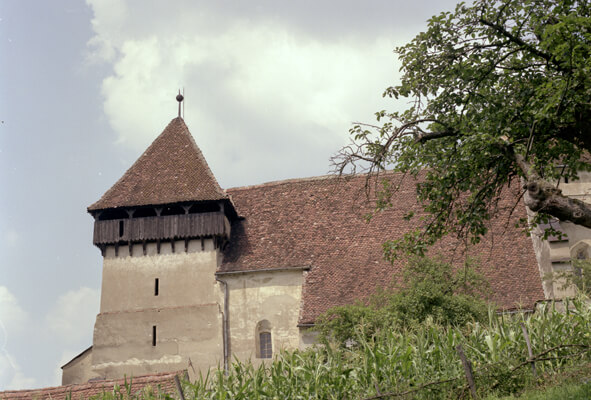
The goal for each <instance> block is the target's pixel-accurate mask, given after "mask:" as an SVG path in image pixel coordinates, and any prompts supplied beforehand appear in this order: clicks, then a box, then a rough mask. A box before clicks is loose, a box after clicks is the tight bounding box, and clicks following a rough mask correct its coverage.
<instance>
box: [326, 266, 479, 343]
mask: <svg viewBox="0 0 591 400" xmlns="http://www.w3.org/2000/svg"><path fill="white" fill-rule="evenodd" d="M487 292H488V284H487V282H486V281H485V280H484V278H483V277H482V276H481V275H479V274H477V273H476V272H475V270H474V268H473V267H472V265H471V263H470V262H468V263H466V265H464V268H460V269H458V270H456V271H454V267H453V266H452V265H451V264H449V263H445V262H442V261H438V260H433V259H429V258H424V257H414V258H411V259H410V260H409V262H408V263H407V264H406V267H405V268H404V276H403V284H402V287H398V286H393V287H390V288H388V289H382V290H380V291H378V292H377V293H376V294H375V295H373V296H371V297H370V298H369V299H368V300H367V301H366V302H361V301H358V302H357V303H355V304H353V305H347V306H341V307H335V308H333V309H331V310H329V311H328V312H327V313H325V314H324V315H323V316H322V317H320V319H319V321H318V324H317V329H318V330H319V332H320V340H321V342H323V343H328V342H329V341H332V342H334V343H338V344H339V345H341V346H344V345H351V343H352V341H351V339H353V338H354V337H355V336H356V335H357V334H358V333H359V330H360V328H362V331H363V333H364V334H365V339H367V340H369V339H371V337H373V336H374V335H376V334H377V333H378V332H380V331H383V330H387V329H390V330H392V329H396V330H399V329H413V328H415V327H418V328H420V327H421V325H420V324H421V323H422V322H424V321H425V320H427V319H431V320H432V321H433V322H435V323H436V324H440V325H452V326H463V325H465V324H466V323H467V322H470V321H480V322H485V321H487V320H488V305H487V303H486V302H485V301H484V300H482V298H484V297H486V294H487Z"/></svg>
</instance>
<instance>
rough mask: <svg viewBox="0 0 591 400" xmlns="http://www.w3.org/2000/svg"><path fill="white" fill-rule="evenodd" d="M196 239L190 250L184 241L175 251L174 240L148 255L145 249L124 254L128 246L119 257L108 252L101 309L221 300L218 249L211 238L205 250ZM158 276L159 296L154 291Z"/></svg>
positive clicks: (141, 307) (121, 249)
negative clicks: (217, 273)
mask: <svg viewBox="0 0 591 400" xmlns="http://www.w3.org/2000/svg"><path fill="white" fill-rule="evenodd" d="M192 242H197V243H190V250H191V249H193V250H194V251H193V252H189V253H185V252H184V248H185V247H184V246H185V245H184V242H182V243H181V244H180V245H177V246H176V248H175V249H176V250H177V252H175V253H172V251H171V250H170V249H171V247H170V243H162V245H161V254H155V255H146V256H144V255H143V251H138V252H135V251H134V256H133V257H130V256H128V255H127V256H124V255H123V254H128V252H127V253H126V252H125V251H124V250H123V249H126V248H127V247H125V246H124V247H121V248H120V249H119V256H118V257H115V256H110V255H107V256H106V257H105V258H104V261H103V281H102V289H101V307H100V312H101V313H107V312H113V311H131V310H142V309H144V308H154V307H156V308H157V307H172V306H187V305H196V304H203V303H212V302H219V301H220V299H221V297H220V293H221V292H220V291H219V288H218V287H217V286H218V285H217V283H216V280H215V271H216V268H217V262H218V252H217V250H214V249H213V248H212V247H213V245H211V246H210V245H209V242H211V240H209V241H208V246H207V248H206V250H205V251H201V244H200V241H192ZM196 245H198V246H196ZM195 247H198V250H197V249H195ZM140 250H141V249H140ZM110 253H111V252H110V251H108V252H107V254H110ZM112 253H113V254H114V251H113V252H112ZM122 253H123V254H122ZM156 278H158V286H159V288H158V296H155V295H154V284H155V279H156Z"/></svg>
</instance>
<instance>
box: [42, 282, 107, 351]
mask: <svg viewBox="0 0 591 400" xmlns="http://www.w3.org/2000/svg"><path fill="white" fill-rule="evenodd" d="M99 300H100V294H99V291H98V290H97V289H91V288H88V287H81V288H80V289H77V290H71V291H69V292H67V293H65V294H63V295H61V296H60V297H59V298H58V299H57V302H56V304H55V305H54V306H53V308H52V309H51V310H50V311H49V313H48V314H47V317H46V322H47V326H48V328H49V331H50V332H51V333H53V334H54V335H56V337H57V338H58V340H60V341H62V342H64V343H68V344H72V345H76V344H82V345H83V343H81V342H87V340H88V339H90V338H91V337H92V336H91V335H92V330H93V326H94V320H95V318H96V314H97V312H98V309H99Z"/></svg>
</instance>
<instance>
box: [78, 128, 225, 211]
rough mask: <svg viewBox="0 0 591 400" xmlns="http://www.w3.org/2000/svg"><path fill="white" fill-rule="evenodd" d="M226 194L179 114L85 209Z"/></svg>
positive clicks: (180, 200)
mask: <svg viewBox="0 0 591 400" xmlns="http://www.w3.org/2000/svg"><path fill="white" fill-rule="evenodd" d="M227 198H228V196H227V194H226V193H225V192H224V191H223V190H222V188H221V187H220V185H219V184H218V182H217V180H216V179H215V177H214V175H213V173H212V172H211V170H210V169H209V166H208V165H207V161H205V157H203V154H202V153H201V150H200V149H199V147H198V146H197V144H196V143H195V140H194V139H193V136H191V133H190V132H189V129H188V128H187V125H185V122H184V121H183V119H182V118H180V117H178V118H175V119H173V120H172V121H171V122H170V123H169V124H168V126H167V127H166V128H165V129H164V131H163V132H162V133H161V134H160V136H158V137H157V138H156V140H154V142H153V143H152V144H151V145H150V147H148V149H147V150H146V151H145V152H144V153H143V154H142V155H141V157H140V158H138V160H137V161H136V162H135V163H134V164H133V165H132V166H131V167H130V168H129V169H128V170H127V172H125V174H123V176H122V177H121V178H120V179H119V180H118V181H117V182H116V183H115V184H114V185H113V186H112V187H111V188H110V189H109V190H107V192H106V193H105V194H104V195H103V196H102V197H101V198H100V200H98V201H97V202H96V203H94V204H92V205H91V206H90V207H88V211H95V210H101V209H106V208H116V207H126V206H127V207H132V206H142V205H158V204H170V203H176V202H183V201H208V200H222V199H227Z"/></svg>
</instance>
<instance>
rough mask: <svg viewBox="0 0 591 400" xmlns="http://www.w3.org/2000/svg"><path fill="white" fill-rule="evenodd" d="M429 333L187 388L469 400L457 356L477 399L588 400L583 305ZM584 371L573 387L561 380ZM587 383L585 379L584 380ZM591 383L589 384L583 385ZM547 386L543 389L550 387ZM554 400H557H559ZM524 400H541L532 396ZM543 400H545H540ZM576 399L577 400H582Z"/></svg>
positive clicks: (391, 336)
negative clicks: (468, 369)
mask: <svg viewBox="0 0 591 400" xmlns="http://www.w3.org/2000/svg"><path fill="white" fill-rule="evenodd" d="M522 326H525V329H526V332H528V336H529V337H530V340H531V345H532V351H533V354H534V357H533V359H535V360H537V361H536V363H535V364H536V373H537V375H536V377H534V376H533V373H532V371H531V364H530V362H529V361H531V359H529V358H528V351H527V345H526V343H525V340H524V334H523V327H522ZM420 328H421V329H412V330H405V329H401V330H384V331H380V332H379V333H378V334H376V335H374V336H373V337H372V338H371V339H369V340H368V339H367V336H368V335H366V334H365V333H364V332H363V327H362V326H360V327H359V328H358V335H357V336H356V340H357V341H358V345H357V346H354V347H352V348H343V347H333V346H322V347H317V348H312V349H309V350H306V351H293V352H282V353H281V354H279V355H278V356H277V357H276V358H275V359H274V360H272V361H271V362H269V363H267V364H261V365H259V366H255V365H254V364H253V363H251V362H249V361H247V362H239V361H236V362H234V363H233V365H232V367H231V369H230V371H229V372H228V374H224V371H223V370H221V369H218V370H214V371H212V373H211V374H207V375H205V376H202V377H200V378H199V379H198V380H197V381H196V382H194V383H189V382H184V383H183V391H184V394H185V398H186V399H249V400H250V399H377V398H392V396H391V395H393V394H400V395H402V394H404V393H406V395H405V397H403V398H413V399H449V398H469V397H470V395H469V392H468V389H467V385H466V380H465V376H464V371H463V369H462V364H461V362H460V360H459V358H458V355H457V351H456V347H457V346H458V345H461V346H462V348H463V350H464V352H465V354H466V356H467V358H468V359H469V360H471V362H472V366H473V370H474V376H475V380H476V388H477V392H478V395H479V397H481V398H484V397H486V396H490V397H489V399H491V400H492V399H494V398H496V397H493V396H497V397H498V396H505V395H517V394H521V393H522V392H523V391H524V390H525V389H527V388H531V387H536V386H537V385H539V384H542V385H543V386H542V387H544V393H549V394H552V393H572V394H573V396H572V397H571V398H573V399H579V398H586V397H584V396H586V395H587V394H588V393H589V390H590V388H589V384H588V379H589V374H588V372H589V365H590V364H589V363H590V362H591V356H590V352H589V349H590V346H591V305H590V304H589V303H588V301H587V300H586V299H575V300H573V301H572V302H571V303H569V304H567V307H566V311H565V312H560V311H558V310H557V308H556V307H555V305H554V304H551V303H549V304H545V305H543V306H541V307H540V309H539V310H538V311H537V312H536V313H535V314H533V315H526V314H514V315H503V316H497V315H496V314H494V313H491V314H490V315H489V320H488V321H487V323H480V322H470V323H468V324H467V325H465V326H463V327H459V326H455V327H453V326H442V325H439V324H436V323H435V322H433V320H432V319H430V318H427V319H426V320H425V321H423V322H422V323H421V324H420ZM565 371H578V373H577V374H575V375H573V378H572V379H570V380H569V381H568V382H567V384H566V385H562V386H561V387H559V388H557V389H551V387H550V386H549V385H554V384H555V383H560V382H561V381H560V380H558V379H557V378H555V377H557V376H560V375H559V374H562V373H564V372H565ZM585 373H587V374H586V375H585ZM583 378H585V379H586V382H587V383H585V382H581V380H582V379H583ZM544 382H545V384H544ZM552 390H554V392H553V391H552ZM171 396H172V397H174V398H178V396H177V395H176V394H170V395H163V394H161V393H160V392H159V391H158V390H157V388H147V389H144V391H142V392H140V393H131V390H130V386H127V385H126V386H125V388H115V389H114V390H113V391H112V392H104V393H103V394H101V395H98V396H95V397H94V399H95V400H124V399H170V398H171ZM527 396H529V397H525V398H526V399H558V398H568V397H560V396H558V395H555V396H554V397H549V396H546V397H543V395H542V394H541V393H535V392H534V393H533V394H532V393H529V392H528V395H527ZM536 396H538V397H536ZM576 396H578V397H576Z"/></svg>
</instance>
